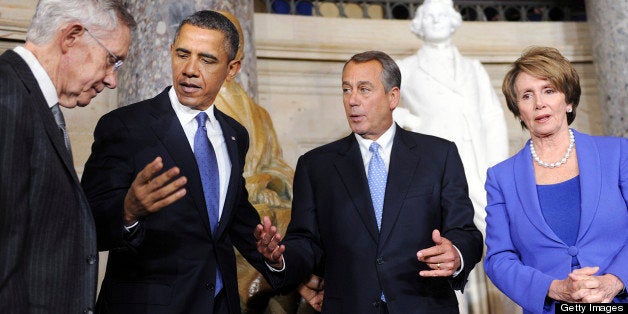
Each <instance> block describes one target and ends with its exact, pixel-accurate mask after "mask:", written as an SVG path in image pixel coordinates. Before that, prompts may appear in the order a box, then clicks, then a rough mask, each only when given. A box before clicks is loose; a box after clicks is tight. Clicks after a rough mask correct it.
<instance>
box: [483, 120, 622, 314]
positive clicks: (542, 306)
mask: <svg viewBox="0 0 628 314" xmlns="http://www.w3.org/2000/svg"><path fill="white" fill-rule="evenodd" d="M574 135H575V137H576V148H577V151H576V153H577V156H578V167H579V169H580V189H581V196H580V197H581V214H580V215H581V218H580V226H579V231H578V237H577V240H576V244H575V245H574V246H571V247H570V246H567V245H566V244H565V243H563V241H561V239H559V238H558V236H556V235H555V234H554V232H553V231H552V229H551V228H550V227H549V226H548V224H547V223H546V222H545V219H544V217H543V214H542V213H541V207H540V205H539V201H538V199H539V198H538V195H537V191H536V183H535V179H534V170H533V168H532V158H531V155H530V148H529V145H528V144H526V145H525V146H524V148H523V149H522V150H521V151H519V153H517V154H516V155H514V156H513V157H511V158H509V159H507V160H506V161H504V162H502V163H500V164H498V165H496V166H495V167H492V168H490V169H489V170H488V175H487V180H486V191H487V194H488V206H487V207H486V212H487V217H486V223H487V227H486V245H487V247H488V250H487V253H486V259H485V261H484V263H485V268H486V273H487V274H488V276H489V278H491V280H492V281H493V283H494V284H495V285H496V286H497V287H498V288H499V289H500V290H502V291H503V292H504V293H505V294H506V295H508V296H509V297H510V298H511V299H513V300H514V301H515V302H517V303H518V304H519V305H521V306H522V307H523V308H524V310H525V312H526V313H527V312H530V313H541V312H543V313H553V312H554V305H553V303H550V302H545V297H546V295H547V291H548V289H549V286H550V284H551V282H552V280H554V279H565V278H566V277H567V275H568V274H569V273H570V272H571V260H572V256H576V257H577V258H578V260H579V261H580V265H581V266H582V267H585V266H599V267H600V270H599V272H598V275H602V274H608V273H610V274H613V275H615V276H617V277H619V279H621V280H622V281H623V282H624V283H628V249H627V248H626V244H627V240H628V233H627V232H626V230H627V229H628V210H627V204H628V139H625V138H616V137H593V136H589V135H586V134H582V133H578V132H576V131H574ZM627 300H628V298H626V297H625V296H623V297H622V298H616V299H615V301H621V302H626V301H627Z"/></svg>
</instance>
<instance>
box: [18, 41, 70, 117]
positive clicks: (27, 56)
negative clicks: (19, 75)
mask: <svg viewBox="0 0 628 314" xmlns="http://www.w3.org/2000/svg"><path fill="white" fill-rule="evenodd" d="M13 51H15V53H17V54H18V55H19V56H20V57H22V59H24V62H26V65H28V67H29V68H30V69H31V71H32V72H33V76H35V79H36V80H37V84H38V85H39V89H41V92H42V94H44V98H45V99H46V103H47V104H48V107H52V106H54V105H56V104H57V103H58V102H59V96H58V95H57V89H56V88H55V86H54V84H52V80H51V79H50V76H48V73H46V70H45V69H44V67H43V66H42V65H41V63H39V60H37V57H35V55H34V54H33V53H32V52H30V51H29V50H28V49H26V48H24V47H22V46H17V47H15V48H13Z"/></svg>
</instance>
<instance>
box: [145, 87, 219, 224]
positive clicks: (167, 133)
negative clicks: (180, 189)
mask: <svg viewBox="0 0 628 314" xmlns="http://www.w3.org/2000/svg"><path fill="white" fill-rule="evenodd" d="M168 90H169V88H166V89H165V90H164V91H163V92H162V93H161V94H159V95H157V97H155V98H154V100H155V106H154V108H155V110H153V111H152V112H151V116H152V120H151V122H150V127H151V129H152V130H153V132H154V133H155V135H156V136H157V137H158V138H159V140H160V141H161V142H162V144H163V146H164V147H165V149H166V150H167V151H168V155H169V156H170V157H171V158H172V160H173V162H174V164H175V165H177V166H178V167H179V169H181V175H183V176H185V177H186V178H187V180H188V182H187V184H186V186H185V188H186V189H187V190H188V192H189V193H188V194H189V195H190V196H191V198H192V200H193V201H194V204H195V205H196V210H197V211H198V213H199V215H200V216H201V217H202V220H203V225H204V226H205V229H206V230H207V232H208V233H209V234H211V232H210V230H211V229H210V228H209V216H208V214H207V206H206V205H205V197H204V195H203V185H202V183H201V177H200V175H199V170H198V166H197V165H196V159H195V158H194V152H192V149H191V148H190V145H189V143H188V140H187V137H186V136H185V132H184V131H183V127H182V126H181V123H180V122H179V119H178V118H177V115H176V114H175V112H174V109H172V104H171V103H170V99H169V97H168ZM186 170H187V171H186Z"/></svg>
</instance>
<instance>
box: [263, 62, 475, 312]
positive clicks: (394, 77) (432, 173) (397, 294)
mask: <svg viewBox="0 0 628 314" xmlns="http://www.w3.org/2000/svg"><path fill="white" fill-rule="evenodd" d="M400 83H401V75H400V73H399V69H398V68H397V65H396V64H395V62H394V61H393V60H392V59H391V58H390V57H389V56H388V55H386V54H385V53H382V52H378V51H368V52H364V53H360V54H357V55H355V56H353V57H352V58H351V59H350V60H349V61H348V62H347V63H346V64H345V67H344V70H343V75H342V91H343V102H344V107H345V111H346V115H347V120H348V121H349V126H350V127H351V130H352V131H353V133H352V134H350V135H349V136H347V137H345V138H343V139H341V140H338V141H336V142H333V143H330V144H327V145H324V146H322V147H319V148H316V149H314V150H312V151H310V152H308V153H306V154H305V155H303V156H302V157H301V158H300V159H299V161H298V164H297V168H296V173H295V179H294V202H293V205H292V220H291V221H290V225H289V227H288V230H287V233H286V236H285V239H284V240H283V242H279V239H280V238H281V237H280V235H278V234H276V228H275V227H274V226H271V225H270V221H269V220H268V219H267V218H264V224H263V225H259V226H258V227H257V229H256V234H255V235H256V237H257V239H258V248H259V250H260V252H261V253H263V254H264V255H265V256H266V257H267V259H268V260H269V261H270V262H271V263H270V264H271V266H273V267H274V268H277V269H283V272H285V273H284V274H282V275H285V281H284V284H286V285H291V284H297V283H300V282H302V281H303V280H304V279H306V278H307V277H308V276H309V274H310V273H312V272H318V273H319V274H320V275H322V276H323V277H324V280H325V281H324V282H325V284H324V290H325V292H324V299H323V304H322V311H323V313H404V314H406V313H457V312H458V305H457V301H456V296H455V293H454V289H460V290H462V289H463V287H464V285H465V283H466V279H467V275H468V273H469V271H471V269H472V268H473V266H474V265H475V264H476V263H477V262H478V261H479V260H480V257H481V255H482V235H481V233H480V232H479V231H478V230H477V228H476V227H475V225H474V224H473V207H472V205H471V201H470V200H469V197H468V191H467V183H466V180H465V175H464V170H463V167H462V163H461V161H460V157H459V156H458V152H457V150H456V146H455V144H453V143H451V142H449V141H446V140H443V139H440V138H436V137H432V136H426V135H421V134H417V133H412V132H408V131H405V130H403V129H401V128H399V127H398V126H397V125H396V124H394V123H393V119H392V111H393V109H394V108H395V107H396V106H397V103H398V101H399V86H400Z"/></svg>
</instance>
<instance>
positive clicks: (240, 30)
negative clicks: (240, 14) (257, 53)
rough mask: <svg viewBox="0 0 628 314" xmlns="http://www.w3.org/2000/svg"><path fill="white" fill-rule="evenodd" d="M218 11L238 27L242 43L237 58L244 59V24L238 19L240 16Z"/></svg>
mask: <svg viewBox="0 0 628 314" xmlns="http://www.w3.org/2000/svg"><path fill="white" fill-rule="evenodd" d="M216 12H218V13H220V14H222V15H224V16H225V17H226V18H227V19H229V21H231V23H233V25H235V27H236V28H237V29H238V37H239V38H240V44H239V45H238V52H237V53H236V56H235V60H240V61H242V59H244V34H243V33H242V26H241V25H240V21H238V18H237V17H235V15H233V14H231V12H228V11H222V10H220V11H216Z"/></svg>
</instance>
